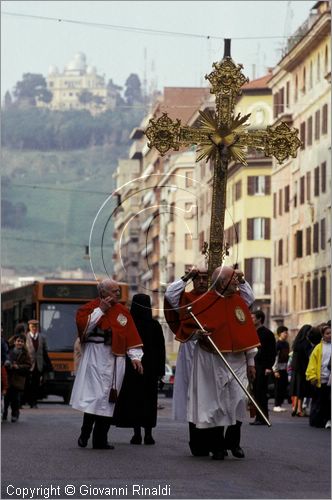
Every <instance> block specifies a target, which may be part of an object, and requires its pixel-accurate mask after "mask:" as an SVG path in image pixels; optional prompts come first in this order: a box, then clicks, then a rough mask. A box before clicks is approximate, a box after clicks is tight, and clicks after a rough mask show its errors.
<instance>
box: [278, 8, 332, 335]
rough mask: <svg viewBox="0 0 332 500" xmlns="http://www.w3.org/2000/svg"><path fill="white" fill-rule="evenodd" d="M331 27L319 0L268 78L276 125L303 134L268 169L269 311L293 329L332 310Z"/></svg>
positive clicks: (327, 11) (320, 319)
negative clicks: (289, 154)
mask: <svg viewBox="0 0 332 500" xmlns="http://www.w3.org/2000/svg"><path fill="white" fill-rule="evenodd" d="M330 34H331V10H330V3H329V2H327V1H321V2H317V3H316V4H315V5H314V7H313V9H312V10H311V12H310V15H309V17H308V19H307V20H306V22H305V23H304V24H303V25H302V26H301V27H300V28H299V30H298V31H297V33H295V34H294V36H293V37H292V38H291V39H290V41H289V46H288V50H287V51H286V53H285V55H284V56H283V58H282V59H281V61H280V62H279V64H278V65H277V66H276V67H275V68H274V70H273V77H272V79H271V80H270V82H269V85H270V87H271V89H272V93H273V100H274V124H275V125H277V124H278V123H279V122H280V121H286V122H287V123H288V124H289V125H290V126H293V127H296V128H297V129H298V130H299V132H300V139H301V141H302V148H301V150H300V151H299V152H298V154H297V158H295V159H293V158H290V159H289V160H287V161H286V162H284V163H283V164H282V165H279V164H278V163H277V162H276V161H275V160H273V171H272V187H273V189H272V191H273V221H272V235H273V267H272V269H273V270H272V280H273V284H274V285H273V296H272V304H273V305H272V317H273V319H274V321H275V324H276V325H278V324H286V325H287V326H288V327H289V329H290V330H291V332H292V333H294V334H295V333H296V332H297V330H298V329H299V328H300V327H301V326H302V325H303V324H312V325H317V324H319V323H321V322H323V321H327V320H328V319H330V317H331V311H330V306H331V300H330V279H331V135H330V134H331V124H330V115H331V54H330V47H331V44H330V42H331V35H330Z"/></svg>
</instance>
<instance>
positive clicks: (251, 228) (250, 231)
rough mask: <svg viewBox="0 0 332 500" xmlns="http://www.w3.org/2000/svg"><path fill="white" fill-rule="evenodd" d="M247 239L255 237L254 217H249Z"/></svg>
mask: <svg viewBox="0 0 332 500" xmlns="http://www.w3.org/2000/svg"><path fill="white" fill-rule="evenodd" d="M247 239H248V240H253V239H254V219H247Z"/></svg>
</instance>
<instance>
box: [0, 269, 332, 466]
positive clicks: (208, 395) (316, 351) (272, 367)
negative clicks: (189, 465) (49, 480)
mask: <svg viewBox="0 0 332 500" xmlns="http://www.w3.org/2000/svg"><path fill="white" fill-rule="evenodd" d="M208 278H209V277H208V272H207V270H206V269H204V268H198V267H195V266H194V267H193V268H192V269H191V270H190V271H189V272H188V273H187V274H186V275H185V276H183V277H182V278H181V279H179V280H177V281H175V282H174V283H171V284H170V285H169V286H168V287H167V289H166V293H165V305H164V313H165V318H166V321H167V323H168V325H169V326H170V328H171V330H172V331H173V332H174V334H175V336H176V339H177V340H178V341H179V343H180V348H179V353H178V357H177V362H176V368H175V385H174V396H173V418H174V419H175V420H177V421H182V422H184V421H185V422H188V424H189V429H188V431H189V448H190V451H191V453H192V455H194V456H209V455H211V456H212V459H214V460H224V458H225V456H227V455H228V453H229V452H230V453H231V454H232V455H233V457H235V458H244V457H245V453H244V450H243V449H242V447H241V426H242V422H243V421H244V420H245V419H246V414H247V410H248V400H247V394H246V391H244V390H243V387H247V388H248V391H249V392H250V393H251V394H252V396H253V398H254V401H255V402H256V403H257V405H256V407H255V408H253V409H252V410H253V411H252V412H251V416H253V417H255V418H254V420H253V421H252V422H250V424H251V425H257V426H259V425H269V411H268V393H269V390H270V385H271V384H273V385H274V406H273V412H276V413H279V412H283V411H286V408H285V402H288V403H289V404H290V405H291V415H292V416H293V417H304V416H309V424H310V425H311V426H314V427H322V428H330V427H331V406H330V400H331V323H330V321H328V322H326V323H323V324H321V325H318V326H312V325H304V326H303V327H302V328H300V329H299V331H298V333H297V335H296V337H295V339H294V341H293V342H292V344H291V345H290V343H289V339H288V335H289V332H288V328H287V326H285V325H280V326H278V327H277V329H276V332H275V333H273V332H272V331H271V330H269V329H268V328H267V327H266V326H265V325H264V323H265V315H264V312H263V311H261V310H255V309H254V302H255V297H254V294H253V291H252V289H251V287H250V285H249V283H247V282H246V281H245V279H244V275H243V272H241V271H240V270H238V269H233V268H231V267H228V266H223V267H220V268H217V269H216V270H215V271H214V272H213V274H212V277H211V284H210V286H209V279H208ZM189 282H192V284H193V288H192V290H191V291H187V290H186V287H187V285H188V283H189ZM98 293H99V297H98V298H97V299H94V300H92V301H90V302H88V303H86V304H84V305H83V306H81V307H80V308H79V309H78V311H77V316H76V323H77V329H78V338H77V340H76V342H75V346H74V356H75V373H76V376H75V381H74V385H73V389H72V394H71V399H70V405H71V406H72V407H73V408H74V409H76V410H79V411H81V412H82V413H83V421H82V427H81V432H80V435H79V437H78V440H77V443H78V446H80V447H81V448H85V447H87V445H88V442H89V439H90V437H91V436H92V447H93V448H95V449H104V450H106V449H108V450H111V449H114V445H113V444H111V443H110V442H109V441H108V433H109V430H110V427H111V426H114V427H126V428H131V429H132V430H133V435H132V437H131V439H130V444H132V445H140V444H142V443H144V444H145V445H153V444H155V439H154V437H153V435H152V431H153V429H154V428H155V427H156V425H157V408H158V406H157V404H158V386H159V384H160V381H161V379H162V377H163V375H164V373H165V360H166V357H165V356H166V355H165V341H164V336H163V331H162V328H161V325H160V323H159V322H158V321H157V320H155V319H153V315H152V308H151V299H150V297H149V295H147V294H136V295H134V297H133V299H132V304H131V309H130V310H129V309H128V308H127V307H126V306H124V305H122V304H120V302H119V298H120V288H119V286H118V283H117V282H116V281H114V280H111V279H106V280H103V281H101V282H100V283H99V284H98ZM38 327H39V324H38V321H36V320H30V321H29V322H28V331H27V332H26V331H25V328H24V325H18V326H17V327H16V330H15V333H14V336H13V337H12V338H11V339H9V342H8V343H6V341H5V340H4V339H3V337H2V340H1V355H2V356H1V375H2V376H1V380H2V388H1V389H2V395H3V396H4V398H3V411H2V420H3V421H5V420H7V418H8V409H9V407H11V421H12V422H16V421H17V420H18V418H19V412H20V408H21V406H22V404H24V403H27V404H29V405H30V407H31V408H34V407H36V405H37V399H38V393H39V388H40V382H41V379H42V377H43V374H44V373H45V371H49V370H50V366H51V363H50V360H49V357H48V354H47V344H46V339H45V337H44V336H43V335H42V334H41V333H40V332H39V331H38ZM250 399H251V398H250ZM258 410H259V411H258ZM142 430H143V431H144V436H143V435H142Z"/></svg>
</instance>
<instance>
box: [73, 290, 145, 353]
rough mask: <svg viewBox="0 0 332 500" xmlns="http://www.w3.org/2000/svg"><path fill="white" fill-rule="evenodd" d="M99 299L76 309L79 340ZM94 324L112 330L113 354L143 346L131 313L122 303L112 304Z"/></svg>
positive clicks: (98, 303) (97, 305) (102, 328)
mask: <svg viewBox="0 0 332 500" xmlns="http://www.w3.org/2000/svg"><path fill="white" fill-rule="evenodd" d="M100 300H101V299H100V298H98V299H95V300H92V301H91V302H88V303H87V304H84V306H82V307H80V308H79V309H78V311H77V314H76V324H77V328H78V334H79V336H80V339H81V341H82V340H83V337H84V334H85V332H86V330H87V328H88V326H89V321H90V315H91V313H92V312H93V311H94V309H96V308H97V307H99V305H100ZM96 326H97V327H98V328H100V329H101V330H110V329H111V330H112V353H113V354H114V355H115V356H125V354H126V352H127V351H128V349H132V348H134V347H141V346H143V342H142V340H141V337H140V336H139V334H138V331H137V328H136V326H135V323H134V320H133V318H132V316H131V314H130V312H129V310H128V309H127V308H126V307H125V306H123V305H122V304H114V305H112V306H111V307H110V308H109V309H108V310H107V311H106V312H105V313H104V315H103V316H102V317H101V318H100V319H99V321H98V323H97V325H96Z"/></svg>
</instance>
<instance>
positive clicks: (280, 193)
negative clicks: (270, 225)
mask: <svg viewBox="0 0 332 500" xmlns="http://www.w3.org/2000/svg"><path fill="white" fill-rule="evenodd" d="M279 215H282V189H279Z"/></svg>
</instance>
